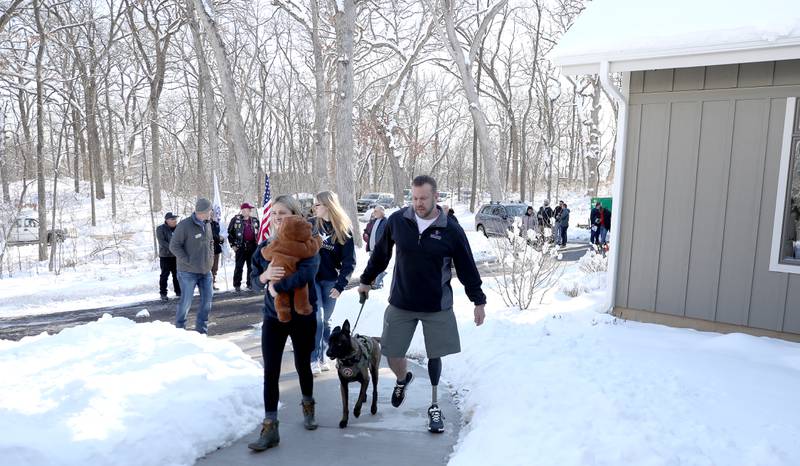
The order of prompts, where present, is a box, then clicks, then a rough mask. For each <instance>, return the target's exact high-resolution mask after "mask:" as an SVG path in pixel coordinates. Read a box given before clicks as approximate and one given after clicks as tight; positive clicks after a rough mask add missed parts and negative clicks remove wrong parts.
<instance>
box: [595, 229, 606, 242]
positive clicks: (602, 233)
mask: <svg viewBox="0 0 800 466" xmlns="http://www.w3.org/2000/svg"><path fill="white" fill-rule="evenodd" d="M597 230H598V232H599V233H600V244H606V235H608V230H606V227H599V228H598V229H597Z"/></svg>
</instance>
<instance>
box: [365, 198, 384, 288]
mask: <svg viewBox="0 0 800 466" xmlns="http://www.w3.org/2000/svg"><path fill="white" fill-rule="evenodd" d="M384 231H386V210H385V209H384V208H383V206H382V205H377V206H375V211H374V212H373V214H372V220H370V221H369V223H367V226H366V227H365V228H364V235H363V238H364V247H365V248H367V252H368V253H369V254H370V255H372V250H373V249H375V244H377V242H378V241H379V240H380V239H381V236H383V232H384ZM385 276H386V272H381V273H379V274H378V276H377V277H376V278H375V283H373V284H372V288H373V289H376V290H379V289H381V288H383V277H385Z"/></svg>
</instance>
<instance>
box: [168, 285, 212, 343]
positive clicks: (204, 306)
mask: <svg viewBox="0 0 800 466" xmlns="http://www.w3.org/2000/svg"><path fill="white" fill-rule="evenodd" d="M178 281H179V282H180V283H181V299H180V301H178V309H177V310H176V312H175V326H176V327H178V328H185V327H186V315H187V314H189V308H190V307H191V306H192V295H194V287H195V286H197V288H198V289H199V290H200V309H198V310H197V323H196V324H195V326H194V328H195V330H197V331H198V332H200V333H208V314H209V313H210V312H211V298H212V296H213V295H214V291H213V290H212V289H211V272H207V273H194V272H181V271H178Z"/></svg>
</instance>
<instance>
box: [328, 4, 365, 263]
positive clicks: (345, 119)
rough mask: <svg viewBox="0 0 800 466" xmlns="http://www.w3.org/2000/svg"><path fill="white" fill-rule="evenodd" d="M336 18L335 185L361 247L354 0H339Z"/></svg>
mask: <svg viewBox="0 0 800 466" xmlns="http://www.w3.org/2000/svg"><path fill="white" fill-rule="evenodd" d="M339 2H340V3H339V4H340V5H341V6H342V8H343V9H342V10H339V9H338V8H337V10H336V13H335V15H334V18H333V21H334V24H335V26H336V83H337V89H336V90H337V92H338V99H337V100H338V103H339V106H338V107H339V108H338V109H337V112H336V189H337V192H338V194H339V201H340V202H341V203H342V207H344V209H345V211H346V212H347V214H348V215H349V217H350V220H351V221H352V223H353V241H354V242H355V244H356V247H361V227H360V225H359V223H358V213H357V211H356V197H355V192H354V188H355V185H356V183H355V175H354V171H353V167H354V166H355V163H354V161H353V61H352V59H353V30H354V28H355V15H356V7H355V3H354V0H339Z"/></svg>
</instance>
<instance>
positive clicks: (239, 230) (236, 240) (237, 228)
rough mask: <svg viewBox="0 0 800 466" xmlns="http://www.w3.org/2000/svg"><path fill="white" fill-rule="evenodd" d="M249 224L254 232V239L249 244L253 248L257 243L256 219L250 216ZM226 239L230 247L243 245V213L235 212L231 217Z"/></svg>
mask: <svg viewBox="0 0 800 466" xmlns="http://www.w3.org/2000/svg"><path fill="white" fill-rule="evenodd" d="M250 224H251V225H252V226H253V233H255V239H254V240H253V241H251V242H250V244H251V245H252V247H253V249H255V247H256V245H257V244H258V225H259V224H258V219H257V218H255V217H250ZM228 241H229V242H230V243H231V247H234V248H240V247H242V246H244V215H242V214H236V215H234V216H233V218H232V219H231V223H229V224H228Z"/></svg>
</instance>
